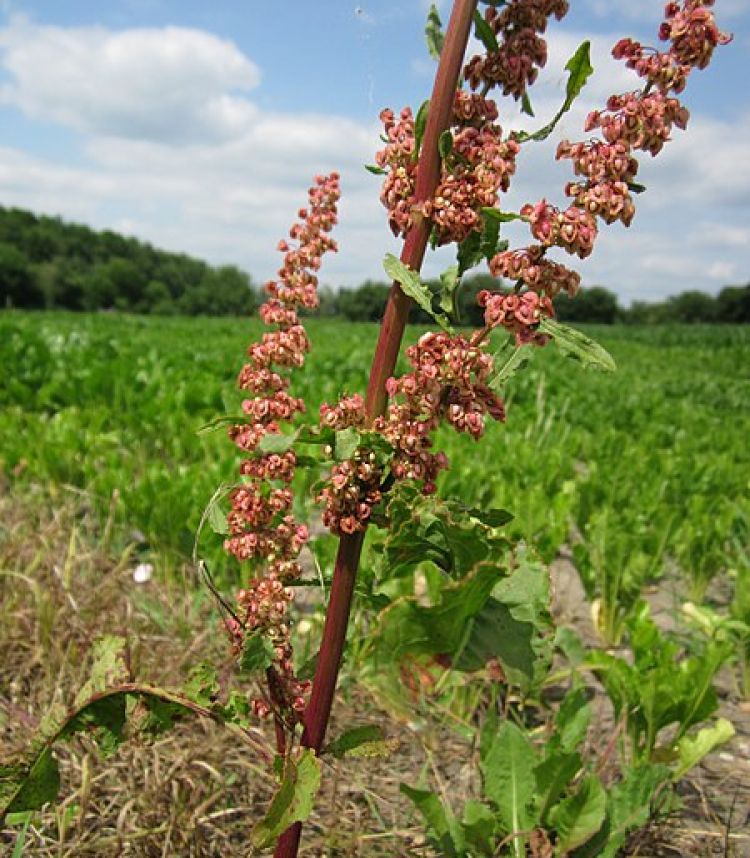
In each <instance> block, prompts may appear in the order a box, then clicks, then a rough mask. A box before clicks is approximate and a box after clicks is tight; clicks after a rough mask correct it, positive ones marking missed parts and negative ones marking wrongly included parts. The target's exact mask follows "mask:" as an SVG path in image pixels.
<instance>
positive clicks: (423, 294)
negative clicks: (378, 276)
mask: <svg viewBox="0 0 750 858" xmlns="http://www.w3.org/2000/svg"><path fill="white" fill-rule="evenodd" d="M383 268H384V270H385V273H386V274H387V275H388V276H389V277H390V278H391V279H392V280H395V281H396V282H397V283H398V284H399V286H400V287H401V290H402V292H404V294H405V295H408V296H409V297H410V298H411V299H412V300H413V301H414V302H415V303H416V304H418V305H419V306H420V307H421V308H422V309H423V310H424V311H425V313H428V314H429V315H430V316H432V318H433V319H434V320H435V321H436V322H437V323H438V324H439V325H440V327H441V328H442V329H443V330H445V331H449V332H451V333H452V331H453V328H452V327H451V324H450V321H449V320H448V318H447V316H446V315H445V313H442V312H435V310H434V309H433V308H432V292H431V290H430V287H429V286H428V285H427V284H426V283H423V282H422V280H421V278H420V276H419V274H418V273H417V272H416V271H412V270H411V268H409V267H408V266H406V265H404V263H403V262H402V261H401V260H400V259H398V258H397V257H395V256H394V255H393V254H392V253H388V254H386V257H385V259H384V260H383Z"/></svg>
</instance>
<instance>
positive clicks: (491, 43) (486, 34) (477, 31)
mask: <svg viewBox="0 0 750 858" xmlns="http://www.w3.org/2000/svg"><path fill="white" fill-rule="evenodd" d="M474 35H475V36H476V37H477V39H479V41H480V42H481V43H482V44H483V45H484V47H485V48H486V49H487V53H490V54H496V53H497V52H498V51H499V50H500V48H499V46H498V44H497V37H496V36H495V33H494V31H493V29H492V27H490V25H489V24H488V23H487V22H486V21H485V20H484V18H483V17H482V13H481V12H480V11H479V10H478V9H476V10H475V11H474Z"/></svg>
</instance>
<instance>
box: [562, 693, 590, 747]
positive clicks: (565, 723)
mask: <svg viewBox="0 0 750 858" xmlns="http://www.w3.org/2000/svg"><path fill="white" fill-rule="evenodd" d="M590 722H591V708H590V707H589V704H588V701H587V699H586V692H585V690H584V689H583V688H574V689H573V690H571V691H569V692H568V693H567V694H566V695H565V697H564V698H563V701H562V703H561V704H560V708H559V709H558V710H557V715H556V716H555V733H556V735H557V736H558V738H559V741H560V748H561V749H562V750H563V751H566V752H567V751H574V750H575V749H576V748H577V747H578V746H579V745H580V744H581V743H582V742H583V740H584V739H585V738H586V733H587V731H588V727H589V723H590Z"/></svg>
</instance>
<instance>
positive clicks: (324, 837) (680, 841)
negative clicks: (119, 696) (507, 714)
mask: <svg viewBox="0 0 750 858" xmlns="http://www.w3.org/2000/svg"><path fill="white" fill-rule="evenodd" d="M58 492H59V490H58ZM111 531H112V527H111V522H110V523H109V524H107V525H105V526H104V527H100V526H97V524H96V523H95V522H94V521H93V519H92V518H91V517H90V515H89V513H88V512H87V504H86V499H85V497H82V496H80V495H73V494H70V493H68V494H57V495H52V496H51V495H50V494H46V493H43V492H41V491H39V492H38V494H37V495H36V496H25V497H24V498H22V499H20V498H18V497H12V496H11V495H10V493H9V490H8V487H7V486H0V618H2V622H1V624H0V652H2V653H3V658H2V662H0V760H1V759H2V758H3V757H10V756H12V754H13V753H14V752H16V751H18V750H19V749H21V748H23V746H24V744H25V743H26V742H27V741H28V739H29V737H30V736H31V735H32V734H33V731H34V729H35V727H36V725H37V723H38V721H39V719H40V717H41V716H42V715H43V713H44V712H45V711H46V709H47V708H48V707H49V705H50V704H51V703H52V702H53V701H55V700H60V701H63V702H66V703H68V702H70V701H71V700H72V698H73V697H74V695H75V691H76V690H77V689H78V688H79V687H80V685H81V684H82V682H83V681H84V679H85V677H86V675H87V670H88V654H89V652H90V649H91V645H92V643H93V641H94V640H95V639H96V638H97V637H98V636H101V635H102V634H113V633H114V634H122V635H125V636H126V637H127V638H128V640H129V642H130V647H131V668H132V671H133V673H134V675H135V676H136V677H137V678H139V679H141V680H147V681H150V682H154V683H156V684H160V685H164V686H167V687H179V686H180V685H181V683H182V681H183V680H184V677H185V675H186V673H187V671H188V669H189V667H190V666H191V665H192V664H195V663H196V662H198V661H201V660H208V661H211V662H212V663H214V664H221V663H222V662H223V661H224V660H225V658H226V653H225V641H224V638H223V636H222V634H221V633H220V632H219V631H218V626H217V616H216V614H215V612H214V610H213V606H212V604H211V602H210V601H209V599H208V598H207V596H206V595H205V594H204V593H203V592H202V591H200V590H198V589H197V588H196V587H195V586H194V583H193V582H191V581H189V580H186V581H185V582H184V583H182V584H179V583H175V582H174V581H166V580H160V578H159V575H158V572H157V574H156V575H155V577H154V579H152V580H151V581H150V582H149V583H147V584H142V585H138V584H136V583H135V582H134V580H133V574H132V572H133V567H134V565H135V562H136V558H135V556H134V547H133V546H125V547H124V548H123V549H122V550H119V551H115V550H113V547H112V546H113V540H112V539H111V535H112V534H111ZM337 722H338V724H342V725H343V724H346V725H347V726H350V725H351V724H352V723H361V722H368V723H372V722H375V723H380V724H387V732H388V734H389V736H392V737H395V738H396V739H398V740H399V747H398V749H397V750H396V752H395V753H394V754H393V755H392V757H391V758H390V759H388V760H359V761H358V760H354V761H351V760H347V761H346V762H344V763H342V764H340V765H339V764H338V763H335V762H333V763H326V764H325V765H326V771H325V772H324V782H323V789H322V791H321V794H320V796H319V797H318V802H317V810H316V813H315V814H314V816H313V817H312V819H311V820H310V822H309V823H308V824H307V826H306V830H305V838H304V847H303V849H302V853H301V854H303V855H306V856H310V858H312V856H373V858H377V856H391V858H394V856H427V855H429V854H431V853H430V852H429V851H428V850H427V848H426V847H425V846H424V838H423V836H422V834H421V832H420V829H419V828H416V827H414V818H413V815H412V813H411V809H410V807H409V806H407V805H406V804H405V803H404V802H403V801H402V800H401V797H400V795H399V792H398V786H399V783H400V782H402V781H405V782H408V783H415V782H416V780H417V778H418V777H419V772H420V770H422V768H423V767H425V766H427V767H430V766H432V759H431V755H430V752H429V744H430V741H431V742H432V743H435V742H436V741H437V744H438V746H439V748H440V758H441V764H440V765H441V769H440V771H436V770H435V769H434V766H433V767H432V771H431V774H432V776H433V777H435V778H436V782H437V783H439V784H440V785H442V788H443V790H444V791H445V793H446V794H447V795H449V796H450V798H451V800H452V801H454V802H455V803H456V804H460V801H461V799H462V798H463V797H465V795H466V794H467V792H468V791H469V790H470V788H471V780H472V779H471V777H470V776H468V774H467V773H468V772H470V771H471V770H472V767H471V765H470V763H471V749H470V748H468V747H467V745H466V744H465V743H462V742H461V741H460V740H458V739H456V738H455V737H453V736H450V735H447V734H444V733H442V734H439V739H438V740H436V739H435V736H436V735H437V732H436V730H432V731H431V735H432V739H431V740H430V741H426V740H425V736H424V735H420V733H419V732H418V731H414V730H412V729H410V728H409V727H408V726H407V725H404V724H401V723H399V721H398V720H397V719H395V718H394V717H392V716H388V715H387V714H386V713H384V712H383V711H382V710H381V709H380V708H379V707H378V706H377V705H376V704H375V702H373V700H372V699H371V698H370V697H369V696H368V695H367V693H366V691H365V690H363V689H362V688H359V687H357V686H356V685H353V684H349V685H348V686H347V689H346V693H345V695H344V699H343V700H340V701H339V703H338V704H337V709H336V718H335V720H334V723H333V725H332V728H331V734H332V735H335V734H336V732H337ZM429 732H430V731H428V733H429ZM269 739H270V736H269ZM269 747H270V744H269ZM56 755H57V756H58V759H59V761H60V768H61V772H62V777H63V786H62V790H61V801H60V803H59V804H57V805H56V806H55V807H52V808H49V809H47V810H45V811H44V812H38V813H35V814H34V815H33V818H32V821H31V824H30V826H29V828H28V830H27V832H26V836H25V846H24V851H23V855H25V856H34V858H36V856H39V858H41V856H49V858H52V856H55V858H68V856H69V858H73V856H76V858H77V856H97V858H107V856H143V858H146V856H148V858H152V856H154V858H156V856H191V858H193V856H195V858H199V857H200V858H203V856H205V858H208V856H217V858H218V856H222V858H224V856H243V855H249V854H251V853H250V851H249V848H248V846H247V842H248V831H249V829H250V828H251V827H252V825H253V824H254V822H255V821H256V820H257V819H258V818H259V816H260V815H261V813H262V812H263V810H264V809H265V807H266V806H267V804H268V801H269V797H270V795H271V792H272V789H273V782H272V781H271V779H270V778H269V776H268V775H267V774H266V773H265V771H264V769H263V767H262V766H258V765H256V761H255V760H254V759H252V758H251V756H250V755H249V754H248V751H247V749H246V748H243V747H239V746H238V745H237V743H236V741H235V740H234V739H233V738H232V737H231V736H230V735H228V734H227V733H226V732H225V731H222V730H221V728H219V727H217V726H216V725H214V724H212V723H210V722H204V721H198V720H195V721H191V722H184V723H183V724H181V725H180V726H179V727H178V729H176V730H175V731H172V732H171V733H169V734H168V735H166V736H164V737H160V738H159V739H158V740H155V741H152V742H145V741H142V740H136V741H132V742H129V743H126V744H125V745H124V746H122V747H121V748H120V749H119V750H118V752H117V753H116V754H115V755H114V756H112V757H110V758H108V759H102V758H101V757H100V756H99V755H98V753H97V752H96V750H95V749H94V747H93V745H91V744H90V743H89V742H88V740H87V739H85V738H78V739H76V740H75V741H74V742H73V743H71V744H69V745H68V744H66V745H61V746H60V747H59V748H58V749H57V751H56ZM474 771H475V769H474ZM709 775H710V773H706V772H705V771H703V770H700V771H699V773H698V774H697V776H696V778H695V779H693V780H690V781H687V782H686V783H685V784H683V785H682V792H683V794H684V797H685V803H686V807H687V813H685V812H683V813H682V814H681V815H680V814H678V815H676V816H674V817H672V818H671V819H670V820H669V821H668V822H667V823H662V824H661V825H660V826H658V827H655V828H652V829H649V830H647V831H645V832H642V833H641V834H639V835H638V836H637V837H636V838H634V840H633V842H632V844H631V848H630V850H629V854H632V855H639V856H644V858H646V856H653V858H656V856H678V855H680V856H682V855H695V856H716V855H727V856H736V858H740V856H748V855H750V835H748V833H747V829H744V830H742V829H740V827H739V826H740V825H742V824H743V823H744V821H745V817H746V815H747V808H746V807H744V806H742V803H744V802H746V797H745V793H743V796H742V798H741V799H740V805H737V806H736V812H735V816H734V819H735V824H734V826H735V827H734V828H733V829H732V830H731V831H729V832H727V830H726V813H725V812H723V809H724V808H725V806H726V805H725V803H722V802H718V803H717V801H716V798H717V795H718V793H720V794H721V796H722V797H723V798H726V796H727V794H728V793H729V792H730V791H731V790H732V788H733V780H732V774H731V767H730V769H729V770H726V771H725V770H720V771H718V774H717V776H716V778H715V779H714V780H713V781H711V779H710V777H709ZM744 786H746V787H748V788H750V785H749V784H744ZM717 791H718V793H717ZM714 793H717V794H714ZM717 807H718V808H720V810H718V811H717ZM19 830H20V826H19V825H14V826H8V827H7V828H6V829H5V830H4V831H2V832H0V853H1V854H3V855H5V854H8V855H10V854H11V852H12V849H13V844H14V843H15V842H16V838H17V837H18V832H19Z"/></svg>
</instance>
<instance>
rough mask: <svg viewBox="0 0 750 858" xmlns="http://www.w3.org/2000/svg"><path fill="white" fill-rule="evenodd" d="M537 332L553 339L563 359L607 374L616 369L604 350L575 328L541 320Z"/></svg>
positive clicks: (544, 319)
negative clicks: (565, 358) (604, 371)
mask: <svg viewBox="0 0 750 858" xmlns="http://www.w3.org/2000/svg"><path fill="white" fill-rule="evenodd" d="M539 330H540V331H541V332H542V333H544V334H548V335H549V336H551V337H552V338H553V340H554V341H555V345H556V346H557V348H558V349H559V350H560V353H561V354H563V355H565V357H569V358H572V359H573V360H577V361H580V363H581V364H583V366H585V367H592V368H594V369H603V370H606V371H607V372H614V371H615V370H616V369H617V364H616V363H615V362H614V359H613V358H612V355H610V353H609V352H608V351H607V350H606V349H604V348H603V347H602V346H600V345H599V343H596V342H594V340H592V339H590V338H589V337H587V336H586V335H585V334H582V333H581V332H580V331H577V330H576V329H575V328H569V327H568V326H567V325H561V324H560V323H559V322H556V321H555V320H554V319H546V318H542V320H541V322H540V323H539Z"/></svg>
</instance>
